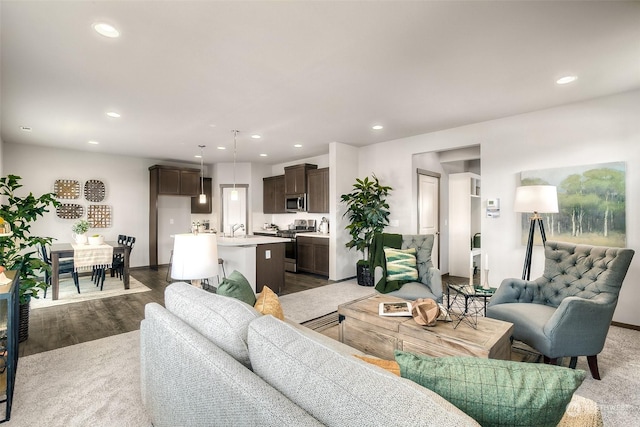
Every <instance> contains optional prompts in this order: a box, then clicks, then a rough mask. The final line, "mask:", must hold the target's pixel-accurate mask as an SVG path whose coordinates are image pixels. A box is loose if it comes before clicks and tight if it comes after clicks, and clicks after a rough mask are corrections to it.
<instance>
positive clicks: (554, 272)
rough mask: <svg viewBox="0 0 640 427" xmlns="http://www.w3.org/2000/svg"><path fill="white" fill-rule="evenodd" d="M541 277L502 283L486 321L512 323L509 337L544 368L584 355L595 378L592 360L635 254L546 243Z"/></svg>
mask: <svg viewBox="0 0 640 427" xmlns="http://www.w3.org/2000/svg"><path fill="white" fill-rule="evenodd" d="M544 252H545V267H544V274H543V275H542V277H540V278H538V279H536V280H533V281H527V280H521V279H505V280H503V281H502V284H501V285H500V288H498V290H497V291H496V293H495V295H494V296H493V297H492V298H491V301H490V302H489V305H488V307H487V317H492V318H494V319H499V320H504V321H507V322H511V323H513V324H514V329H513V338H514V339H516V340H519V341H522V342H524V343H526V344H528V345H530V346H531V347H533V348H534V349H536V350H538V351H539V352H540V353H542V355H543V356H544V361H545V363H551V364H556V363H557V359H558V358H562V357H570V358H571V364H570V366H571V367H575V364H576V361H577V357H578V356H587V361H588V362H589V369H590V371H591V375H592V376H593V378H595V379H598V380H599V379H600V373H599V372H598V362H597V355H598V353H600V352H601V351H602V348H603V347H604V342H605V339H606V338H607V332H608V331H609V325H610V324H611V319H612V318H613V312H614V310H615V308H616V304H617V303H618V294H619V293H620V287H621V286H622V282H623V280H624V277H625V275H626V274H627V270H628V269H629V265H630V263H631V259H632V258H633V254H634V251H633V250H632V249H621V248H607V247H599V246H589V245H576V244H572V243H562V242H553V241H547V242H546V245H545V251H544Z"/></svg>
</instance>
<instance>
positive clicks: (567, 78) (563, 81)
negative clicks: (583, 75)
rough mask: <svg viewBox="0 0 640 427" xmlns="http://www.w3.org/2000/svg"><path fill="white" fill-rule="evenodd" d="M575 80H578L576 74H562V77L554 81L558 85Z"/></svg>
mask: <svg viewBox="0 0 640 427" xmlns="http://www.w3.org/2000/svg"><path fill="white" fill-rule="evenodd" d="M576 80H578V77H576V76H564V77H560V78H559V79H558V80H556V83H557V84H559V85H566V84H569V83H573V82H575V81H576Z"/></svg>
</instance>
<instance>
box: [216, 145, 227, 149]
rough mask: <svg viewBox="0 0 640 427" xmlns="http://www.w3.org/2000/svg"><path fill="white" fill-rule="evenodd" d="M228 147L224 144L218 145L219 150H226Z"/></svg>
mask: <svg viewBox="0 0 640 427" xmlns="http://www.w3.org/2000/svg"><path fill="white" fill-rule="evenodd" d="M226 149H227V147H223V146H222V145H221V146H219V147H218V150H226Z"/></svg>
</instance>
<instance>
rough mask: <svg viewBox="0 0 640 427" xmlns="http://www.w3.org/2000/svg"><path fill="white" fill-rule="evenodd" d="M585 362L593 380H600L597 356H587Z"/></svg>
mask: <svg viewBox="0 0 640 427" xmlns="http://www.w3.org/2000/svg"><path fill="white" fill-rule="evenodd" d="M587 362H588V363H589V370H590V371H591V376H592V377H593V379H594V380H599V379H600V372H599V371H598V355H597V354H596V355H593V356H587Z"/></svg>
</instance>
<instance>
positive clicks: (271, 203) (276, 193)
mask: <svg viewBox="0 0 640 427" xmlns="http://www.w3.org/2000/svg"><path fill="white" fill-rule="evenodd" d="M262 184H263V192H262V211H263V212H264V213H270V214H274V213H285V212H286V209H285V208H284V175H278V176H270V177H267V178H263V179H262Z"/></svg>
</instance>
